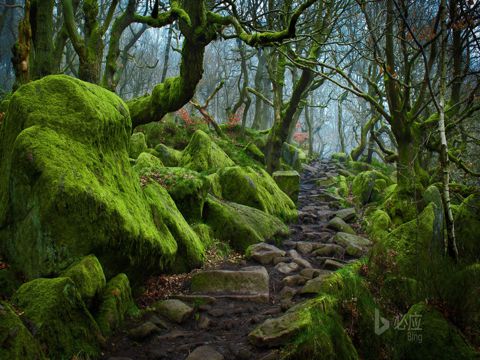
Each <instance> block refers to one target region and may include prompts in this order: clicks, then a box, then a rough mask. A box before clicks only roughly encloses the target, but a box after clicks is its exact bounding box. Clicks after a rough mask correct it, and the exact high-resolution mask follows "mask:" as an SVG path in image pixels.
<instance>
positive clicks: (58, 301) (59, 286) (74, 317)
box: [12, 277, 100, 358]
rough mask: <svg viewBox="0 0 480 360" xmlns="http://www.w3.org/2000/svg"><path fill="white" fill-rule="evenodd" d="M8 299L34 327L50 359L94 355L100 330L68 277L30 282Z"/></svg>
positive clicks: (97, 350) (96, 351) (96, 353)
mask: <svg viewBox="0 0 480 360" xmlns="http://www.w3.org/2000/svg"><path fill="white" fill-rule="evenodd" d="M12 300H13V303H15V305H17V306H19V307H20V308H21V309H23V311H24V316H25V317H26V318H27V319H29V320H30V321H31V322H32V323H33V325H34V326H35V327H36V329H37V330H36V338H37V339H38V340H39V341H40V342H41V343H44V344H46V345H47V349H48V356H49V357H50V358H72V356H74V355H76V354H79V353H83V354H85V355H87V356H96V355H98V353H99V348H98V337H99V335H100V329H99V328H98V326H97V324H96V322H95V320H94V319H93V317H92V315H91V314H90V313H89V312H88V310H87V308H86V307H85V305H84V303H83V302H82V299H81V297H80V294H79V292H78V291H77V289H76V287H75V285H74V283H73V281H72V280H70V279H69V278H65V277H63V278H62V277H61V278H55V279H35V280H32V281H30V282H27V283H25V284H23V285H22V286H21V287H20V288H19V289H18V291H17V292H16V293H15V296H14V297H13V299H12Z"/></svg>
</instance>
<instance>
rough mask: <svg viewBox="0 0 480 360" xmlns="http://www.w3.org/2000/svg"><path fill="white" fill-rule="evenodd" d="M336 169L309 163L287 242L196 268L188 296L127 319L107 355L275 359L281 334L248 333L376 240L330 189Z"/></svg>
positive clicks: (308, 294)
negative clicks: (245, 256)
mask: <svg viewBox="0 0 480 360" xmlns="http://www.w3.org/2000/svg"><path fill="white" fill-rule="evenodd" d="M337 171H338V169H337V168H336V165H335V164H333V163H330V162H328V161H325V160H321V161H317V162H315V163H313V164H310V165H308V166H305V168H304V172H303V174H302V177H301V186H300V194H299V200H298V206H299V221H298V223H297V224H293V225H291V226H290V228H291V235H290V237H289V239H288V240H285V241H284V242H283V243H282V244H281V245H279V246H278V247H277V246H274V245H273V244H272V245H270V244H257V245H256V246H254V247H253V248H252V249H251V255H250V256H249V258H248V260H242V261H240V262H238V263H236V264H231V263H224V264H222V265H220V266H218V267H217V268H215V269H213V270H203V271H197V272H195V273H194V274H193V275H192V276H191V278H190V280H189V282H188V283H187V284H186V286H187V287H188V293H187V295H185V294H182V295H178V296H172V297H170V299H168V300H165V301H160V302H157V303H155V306H154V307H155V310H154V311H152V312H150V313H148V314H146V315H144V316H143V317H142V318H141V319H137V320H135V321H133V322H130V323H128V324H127V325H126V326H125V327H124V328H123V330H121V331H119V332H118V333H117V334H116V335H115V336H114V337H112V338H110V339H109V340H108V341H107V344H106V348H105V352H104V359H110V360H115V359H117V360H120V359H123V360H128V359H132V360H137V359H169V360H177V359H178V360H180V359H181V360H184V359H188V360H195V359H201V360H216V359H218V360H220V359H227V360H228V359H245V360H247V359H248V360H252V359H263V360H267V359H272V360H273V359H276V358H277V357H278V356H277V355H278V350H276V349H275V346H278V345H281V343H282V341H283V339H281V338H278V337H275V336H271V337H269V336H268V334H266V335H265V336H260V337H258V336H256V337H252V336H250V337H249V334H250V332H251V331H252V330H253V329H255V327H257V326H258V325H260V324H261V323H263V322H264V321H265V320H267V319H269V318H275V317H278V316H281V315H282V314H283V313H284V312H285V311H286V310H287V309H289V308H290V307H292V306H293V305H294V304H296V303H298V302H301V301H302V300H305V299H306V298H309V297H313V296H315V293H316V292H317V291H318V288H319V285H320V283H321V281H322V278H324V277H325V276H327V275H328V274H330V273H331V272H332V271H335V270H337V269H339V268H341V267H343V266H345V264H346V263H348V262H351V261H354V260H355V259H357V258H358V257H359V256H361V255H362V254H363V253H364V252H365V251H368V247H369V245H370V242H369V241H368V240H367V239H365V238H363V237H359V236H356V235H353V234H355V233H357V232H358V231H359V226H358V225H357V224H356V223H355V221H356V213H355V210H354V209H352V208H349V209H342V208H341V203H340V202H339V200H338V199H337V198H336V197H335V196H334V195H331V194H329V193H328V192H327V191H326V189H327V187H328V185H329V179H330V178H331V177H333V176H336V175H338V174H337ZM319 184H323V185H324V186H321V185H319Z"/></svg>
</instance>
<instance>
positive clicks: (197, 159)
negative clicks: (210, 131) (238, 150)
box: [179, 130, 235, 172]
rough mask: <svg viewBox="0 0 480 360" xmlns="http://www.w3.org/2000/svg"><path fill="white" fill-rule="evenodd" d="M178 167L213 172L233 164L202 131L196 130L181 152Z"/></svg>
mask: <svg viewBox="0 0 480 360" xmlns="http://www.w3.org/2000/svg"><path fill="white" fill-rule="evenodd" d="M179 165H180V166H181V167H185V168H187V169H190V170H195V171H199V172H201V171H210V172H213V171H216V170H218V169H220V168H224V167H227V166H233V165H235V164H234V162H233V161H232V159H230V158H229V157H228V155H227V154H225V152H224V151H223V150H222V149H221V148H220V147H219V146H218V145H217V144H215V143H214V142H213V141H212V139H211V138H210V136H208V135H207V134H206V133H204V132H203V131H202V130H197V131H195V133H194V134H193V136H192V139H191V140H190V143H189V144H188V146H187V147H186V148H185V150H183V153H182V157H181V159H180V163H179Z"/></svg>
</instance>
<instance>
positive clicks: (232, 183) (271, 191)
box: [218, 166, 297, 221]
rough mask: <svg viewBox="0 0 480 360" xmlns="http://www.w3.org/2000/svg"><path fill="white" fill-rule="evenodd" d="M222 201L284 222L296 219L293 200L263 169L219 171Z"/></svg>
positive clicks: (226, 169) (243, 168) (240, 168)
mask: <svg viewBox="0 0 480 360" xmlns="http://www.w3.org/2000/svg"><path fill="white" fill-rule="evenodd" d="M218 175H219V179H218V181H219V184H220V186H221V191H222V197H223V198H224V199H225V200H228V201H233V202H236V203H238V204H243V205H247V206H250V207H254V208H257V209H260V210H262V211H264V212H266V213H267V214H271V215H275V216H277V217H279V218H280V219H282V220H284V221H293V220H296V218H297V209H296V206H295V204H294V202H293V201H292V200H291V199H290V198H289V197H288V195H287V194H285V193H284V192H283V191H282V190H280V188H279V187H278V185H277V184H276V183H275V181H274V180H273V179H272V177H271V176H270V175H269V174H268V173H267V172H266V171H264V170H261V169H258V170H255V169H253V168H251V167H240V166H234V167H228V168H224V169H221V170H220V171H218Z"/></svg>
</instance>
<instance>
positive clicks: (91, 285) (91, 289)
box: [61, 255, 106, 305]
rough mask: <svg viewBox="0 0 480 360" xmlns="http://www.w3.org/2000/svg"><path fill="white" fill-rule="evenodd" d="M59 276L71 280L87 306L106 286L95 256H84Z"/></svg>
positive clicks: (100, 266)
mask: <svg viewBox="0 0 480 360" xmlns="http://www.w3.org/2000/svg"><path fill="white" fill-rule="evenodd" d="M61 276H62V277H68V278H70V279H72V281H73V283H74V284H75V286H76V287H77V290H78V292H79V293H80V296H81V297H82V299H83V301H84V302H85V304H87V305H88V304H90V302H91V300H92V299H93V298H94V297H95V296H96V295H98V294H99V293H100V292H101V291H102V290H103V288H104V287H105V284H106V280H105V275H104V274H103V269H102V265H101V264H100V262H99V261H98V259H97V258H96V257H95V255H89V256H85V257H84V258H82V259H81V260H80V261H78V262H77V263H75V264H73V265H72V266H70V267H69V268H68V269H67V270H65V271H64V272H63V273H62V274H61Z"/></svg>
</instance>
